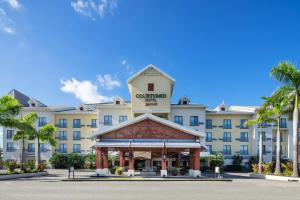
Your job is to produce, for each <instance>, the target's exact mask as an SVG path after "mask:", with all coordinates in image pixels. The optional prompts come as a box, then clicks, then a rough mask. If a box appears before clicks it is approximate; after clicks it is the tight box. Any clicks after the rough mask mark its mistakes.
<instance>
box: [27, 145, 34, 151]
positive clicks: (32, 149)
mask: <svg viewBox="0 0 300 200" xmlns="http://www.w3.org/2000/svg"><path fill="white" fill-rule="evenodd" d="M27 151H28V152H34V151H35V148H34V143H28V146H27Z"/></svg>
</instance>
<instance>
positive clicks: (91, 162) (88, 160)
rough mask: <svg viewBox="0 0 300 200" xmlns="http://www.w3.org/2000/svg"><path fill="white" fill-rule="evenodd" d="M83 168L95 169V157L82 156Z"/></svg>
mask: <svg viewBox="0 0 300 200" xmlns="http://www.w3.org/2000/svg"><path fill="white" fill-rule="evenodd" d="M84 168H85V169H96V155H95V154H88V155H86V156H84Z"/></svg>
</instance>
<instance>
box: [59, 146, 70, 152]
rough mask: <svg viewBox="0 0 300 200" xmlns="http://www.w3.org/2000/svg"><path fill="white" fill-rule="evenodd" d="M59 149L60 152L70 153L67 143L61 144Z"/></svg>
mask: <svg viewBox="0 0 300 200" xmlns="http://www.w3.org/2000/svg"><path fill="white" fill-rule="evenodd" d="M58 151H59V152H60V153H68V148H67V144H59V149H58Z"/></svg>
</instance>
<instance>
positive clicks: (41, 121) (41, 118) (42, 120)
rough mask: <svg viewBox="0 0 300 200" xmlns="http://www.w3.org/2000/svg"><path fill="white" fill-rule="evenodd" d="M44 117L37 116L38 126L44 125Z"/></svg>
mask: <svg viewBox="0 0 300 200" xmlns="http://www.w3.org/2000/svg"><path fill="white" fill-rule="evenodd" d="M46 123H47V122H46V117H39V123H38V126H39V127H42V126H44V125H46Z"/></svg>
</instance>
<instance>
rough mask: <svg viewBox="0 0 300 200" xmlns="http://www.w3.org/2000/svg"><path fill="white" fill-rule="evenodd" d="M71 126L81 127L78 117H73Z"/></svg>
mask: <svg viewBox="0 0 300 200" xmlns="http://www.w3.org/2000/svg"><path fill="white" fill-rule="evenodd" d="M73 128H81V122H80V119H73Z"/></svg>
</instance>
